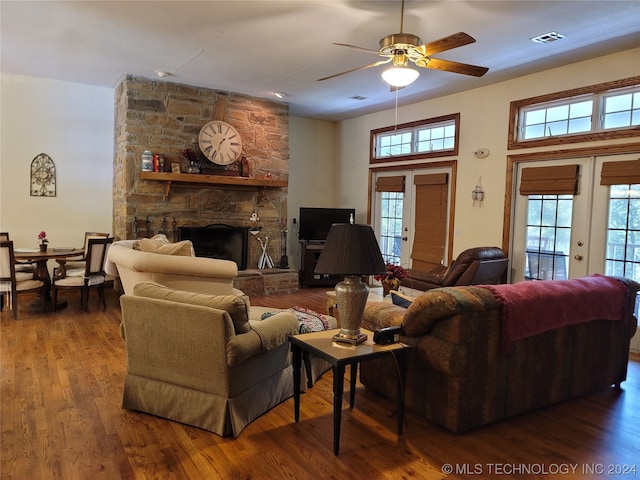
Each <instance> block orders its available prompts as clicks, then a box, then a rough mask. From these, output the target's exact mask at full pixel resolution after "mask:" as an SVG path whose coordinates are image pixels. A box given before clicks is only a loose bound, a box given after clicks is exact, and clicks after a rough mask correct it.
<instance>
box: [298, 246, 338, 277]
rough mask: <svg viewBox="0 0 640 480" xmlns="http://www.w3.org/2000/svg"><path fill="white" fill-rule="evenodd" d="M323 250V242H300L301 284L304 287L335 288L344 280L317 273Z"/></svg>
mask: <svg viewBox="0 0 640 480" xmlns="http://www.w3.org/2000/svg"><path fill="white" fill-rule="evenodd" d="M323 248H324V241H322V240H312V241H307V240H300V255H301V259H300V268H301V270H300V283H301V284H302V286H303V287H334V286H335V285H336V284H337V283H338V282H340V281H341V280H342V278H341V277H340V276H336V275H326V274H317V273H315V269H316V264H317V263H318V259H319V258H320V254H321V253H322V249H323Z"/></svg>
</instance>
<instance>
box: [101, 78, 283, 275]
mask: <svg viewBox="0 0 640 480" xmlns="http://www.w3.org/2000/svg"><path fill="white" fill-rule="evenodd" d="M211 120H222V121H225V122H227V123H230V124H231V125H233V126H234V127H235V128H236V129H237V130H238V132H239V134H240V135H241V137H242V143H243V150H244V153H245V155H246V158H247V162H248V165H249V176H250V177H252V178H266V177H267V176H271V178H273V179H283V180H287V179H288V175H289V136H288V135H289V112H288V106H287V105H284V104H280V103H277V102H270V101H267V100H263V99H257V98H252V97H248V96H245V95H240V94H235V93H230V92H220V91H217V90H211V89H206V88H200V87H194V86H189V85H182V84H176V83H170V82H165V81H159V80H152V79H147V78H142V77H134V76H130V75H128V76H126V77H124V78H123V79H122V81H121V82H120V84H119V85H118V86H117V88H116V91H115V122H116V125H115V149H114V150H115V159H114V177H113V182H114V183H113V231H114V235H115V237H116V239H132V238H136V229H135V227H134V222H135V223H137V237H147V236H152V235H154V234H155V233H158V232H159V231H162V230H164V231H165V233H166V234H167V236H168V237H169V239H171V240H177V235H178V233H177V228H178V227H181V226H204V225H210V224H213V223H224V224H228V225H232V226H248V227H252V226H254V223H253V222H251V221H250V217H251V214H252V213H253V212H256V213H257V214H258V217H259V218H260V221H259V222H257V224H256V226H259V227H261V229H262V230H261V232H260V235H259V236H261V237H263V238H264V237H266V236H268V237H269V238H270V240H271V241H270V243H269V249H268V253H269V255H270V256H271V258H272V259H273V260H274V262H276V263H277V262H278V260H279V259H280V251H281V250H280V248H281V231H282V229H284V228H286V224H287V223H286V220H287V189H286V188H271V187H267V188H265V187H244V186H243V187H231V186H224V185H223V186H217V185H211V186H206V187H203V186H199V185H198V186H192V185H189V184H180V183H176V182H173V183H172V184H171V191H170V195H169V197H168V198H166V199H165V182H159V181H152V180H140V179H139V173H140V171H141V166H142V152H144V151H145V150H150V151H151V152H153V153H158V154H161V155H164V158H165V164H164V170H165V171H167V172H169V171H171V164H172V163H176V162H177V163H179V164H180V167H181V171H182V172H183V173H184V172H186V171H187V167H188V161H187V160H186V159H185V158H184V157H183V156H182V155H181V153H180V152H181V151H182V150H184V149H185V148H191V149H193V150H194V151H195V152H196V153H197V154H198V158H199V160H200V161H201V165H202V166H203V167H204V168H206V169H207V173H211V169H216V168H218V169H222V168H225V167H219V166H217V165H215V164H213V163H211V162H209V161H208V160H207V159H206V158H205V157H204V155H203V154H202V152H200V149H199V148H198V133H199V132H200V129H201V128H202V127H203V126H204V125H205V124H206V123H207V122H210V121H211ZM232 168H233V167H232ZM235 168H237V167H235ZM220 173H221V174H222V173H224V172H222V171H220ZM237 175H240V173H237ZM174 233H175V238H174ZM250 237H251V238H250V239H249V252H248V268H255V267H256V265H257V262H258V260H259V257H260V254H261V253H262V249H261V247H260V244H259V242H258V241H257V239H256V238H254V237H253V236H250Z"/></svg>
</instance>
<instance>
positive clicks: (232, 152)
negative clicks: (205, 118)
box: [198, 120, 242, 165]
mask: <svg viewBox="0 0 640 480" xmlns="http://www.w3.org/2000/svg"><path fill="white" fill-rule="evenodd" d="M198 146H199V147H200V150H202V153H204V156H205V157H207V158H208V159H209V160H211V161H212V162H213V163H217V164H218V165H229V164H231V163H233V162H235V161H236V160H238V159H239V158H240V155H241V153H242V139H241V138H240V135H239V134H238V131H237V130H236V129H235V128H233V127H232V126H231V125H229V124H228V123H226V122H221V121H219V120H214V121H212V122H209V123H207V124H206V125H205V126H204V127H202V128H201V129H200V134H199V135H198Z"/></svg>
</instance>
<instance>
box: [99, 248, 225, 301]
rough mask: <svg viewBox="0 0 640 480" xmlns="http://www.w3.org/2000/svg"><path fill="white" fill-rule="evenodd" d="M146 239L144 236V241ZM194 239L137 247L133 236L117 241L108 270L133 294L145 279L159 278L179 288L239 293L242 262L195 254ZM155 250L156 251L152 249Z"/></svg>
mask: <svg viewBox="0 0 640 480" xmlns="http://www.w3.org/2000/svg"><path fill="white" fill-rule="evenodd" d="M144 240H145V239H143V240H141V242H142V244H143V245H144V244H145V243H148V242H145V241H144ZM190 244H191V242H188V243H183V242H178V243H175V244H169V245H166V246H164V247H158V248H156V249H155V250H154V249H152V248H149V251H142V250H138V249H136V248H134V241H133V240H121V241H118V242H114V244H113V245H112V246H111V248H110V249H109V253H108V255H107V257H108V258H107V264H106V266H105V271H106V272H107V274H109V275H113V276H115V277H119V278H120V282H121V283H122V288H123V290H124V293H127V294H132V293H133V287H134V286H135V285H136V284H138V283H141V282H157V283H160V284H162V285H165V286H167V287H170V288H175V289H176V290H184V291H187V292H198V293H206V294H214V295H230V294H233V293H236V294H237V293H238V291H237V290H235V289H234V288H233V280H234V279H235V277H236V276H237V274H238V266H237V265H236V263H235V262H232V261H229V260H218V259H214V258H204V257H195V256H192V247H189V248H186V247H185V246H188V245H190ZM151 250H153V251H151Z"/></svg>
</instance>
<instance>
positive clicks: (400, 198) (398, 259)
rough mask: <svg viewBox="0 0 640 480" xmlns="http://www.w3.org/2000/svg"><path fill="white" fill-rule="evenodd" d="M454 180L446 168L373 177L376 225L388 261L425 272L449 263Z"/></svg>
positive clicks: (381, 247) (449, 168)
mask: <svg viewBox="0 0 640 480" xmlns="http://www.w3.org/2000/svg"><path fill="white" fill-rule="evenodd" d="M451 175H452V168H451V167H450V166H444V167H434V168H424V169H422V168H421V169H416V170H409V169H408V170H393V171H382V172H378V173H375V174H374V175H373V176H372V179H373V188H372V194H373V198H372V202H371V205H372V208H371V222H372V226H373V229H374V231H375V232H376V236H377V237H378V240H379V243H380V249H381V251H382V254H383V258H384V259H385V262H388V263H393V264H395V265H402V266H403V267H405V268H411V267H414V266H416V265H417V264H420V269H421V270H425V269H429V268H431V267H432V266H435V265H438V264H441V263H446V259H447V258H448V257H447V255H448V245H449V224H450V221H449V218H450V214H451V204H450V198H451V188H452V178H451ZM427 224H428V225H429V228H427Z"/></svg>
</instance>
